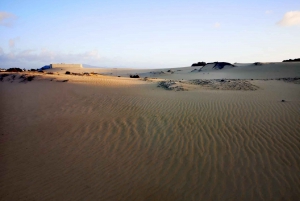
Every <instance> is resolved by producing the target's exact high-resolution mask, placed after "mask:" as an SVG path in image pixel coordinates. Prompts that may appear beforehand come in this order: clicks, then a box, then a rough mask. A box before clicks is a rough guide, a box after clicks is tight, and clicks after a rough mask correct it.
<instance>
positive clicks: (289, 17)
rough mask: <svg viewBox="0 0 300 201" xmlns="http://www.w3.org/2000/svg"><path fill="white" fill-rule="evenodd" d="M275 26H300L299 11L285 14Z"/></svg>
mask: <svg viewBox="0 0 300 201" xmlns="http://www.w3.org/2000/svg"><path fill="white" fill-rule="evenodd" d="M277 24H278V25H280V26H295V25H300V11H290V12H287V13H286V14H285V15H284V16H283V18H282V20H280V21H279V22H278V23H277Z"/></svg>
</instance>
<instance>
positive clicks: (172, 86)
mask: <svg viewBox="0 0 300 201" xmlns="http://www.w3.org/2000/svg"><path fill="white" fill-rule="evenodd" d="M157 87H161V88H163V89H166V90H174V91H187V89H185V88H183V86H182V85H181V84H179V83H178V82H175V81H172V80H170V81H160V82H158V85H157Z"/></svg>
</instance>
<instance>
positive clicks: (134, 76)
mask: <svg viewBox="0 0 300 201" xmlns="http://www.w3.org/2000/svg"><path fill="white" fill-rule="evenodd" d="M129 77H130V78H140V76H139V75H138V74H135V75H129Z"/></svg>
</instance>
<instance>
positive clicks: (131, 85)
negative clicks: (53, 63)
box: [0, 64, 300, 200]
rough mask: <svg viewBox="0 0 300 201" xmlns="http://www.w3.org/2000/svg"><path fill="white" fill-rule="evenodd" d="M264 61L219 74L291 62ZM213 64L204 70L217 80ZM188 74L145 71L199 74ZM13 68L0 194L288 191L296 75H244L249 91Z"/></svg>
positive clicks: (295, 134) (200, 196)
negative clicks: (24, 73) (168, 86)
mask: <svg viewBox="0 0 300 201" xmlns="http://www.w3.org/2000/svg"><path fill="white" fill-rule="evenodd" d="M268 65H270V66H271V65H274V68H272V69H273V70H271V69H270V68H271V67H270V66H269V67H267V65H266V67H262V68H263V70H261V69H260V70H261V72H262V71H265V72H266V74H262V73H260V71H259V70H258V71H259V72H258V73H256V74H255V73H254V72H253V71H251V70H249V69H250V68H252V69H255V68H256V67H255V66H252V67H251V66H247V67H239V68H240V69H239V68H231V69H224V71H223V73H225V74H224V75H228V77H226V78H230V77H231V78H235V77H236V76H241V75H242V74H243V73H244V72H245V71H247V72H248V71H249V74H247V75H244V74H243V76H244V77H249V78H257V79H258V78H266V77H267V78H270V79H271V78H276V77H277V76H280V77H287V76H297V75H299V66H298V68H297V66H296V65H294V64H286V66H282V64H268ZM283 67H284V68H286V71H282V68H283ZM244 68H245V70H243V69H244ZM257 68H258V67H257ZM188 69H189V70H190V69H191V68H188ZM85 70H86V69H85ZM167 70H168V69H163V71H164V72H166V71H167ZM276 70H280V71H281V72H277V71H276ZM94 71H95V70H94ZM99 71H100V70H99ZM131 71H132V70H130V72H131ZM174 71H175V70H174ZM269 71H272V73H273V74H268V72H269ZM273 71H274V72H273ZM293 71H294V73H293V74H292V72H293ZM101 72H104V71H102V70H101ZM143 72H144V73H145V74H147V72H150V71H148V70H141V71H138V72H137V73H143ZM219 72H220V73H221V74H222V71H221V70H220V71H212V72H210V73H209V75H210V74H213V75H212V77H213V78H214V79H218V78H219V77H220V76H221V75H220V74H218V73H219ZM229 72H230V73H229ZM122 73H123V75H124V76H125V75H126V74H127V73H128V71H125V70H124V72H122ZM197 73H198V72H197ZM197 73H195V74H193V73H190V72H188V70H187V68H182V71H178V74H177V73H173V74H171V73H169V74H168V73H165V74H164V75H159V74H156V76H157V77H158V78H160V79H162V78H164V77H167V76H168V78H169V79H175V78H177V77H178V79H185V78H189V79H193V78H194V76H195V75H198V76H200V75H201V76H202V75H203V74H202V73H201V72H199V73H198V74H197ZM297 73H298V74H297ZM148 74H149V73H148ZM16 75H17V76H16V78H15V79H16V80H12V79H11V78H10V77H9V76H8V77H5V78H4V80H3V81H2V82H0V93H1V99H0V106H1V116H0V124H1V128H0V143H1V144H0V163H1V165H0V189H1V190H0V200H297V199H298V198H299V196H300V185H299V181H300V174H299V173H300V166H299V163H300V157H299V153H300V149H299V147H300V137H299V133H300V121H299V119H300V85H299V84H294V83H288V82H284V81H278V80H269V81H264V80H253V81H251V83H252V84H253V85H255V86H257V87H258V88H259V89H258V90H254V91H236V90H208V89H204V88H201V87H200V88H197V86H195V88H194V89H190V90H189V91H180V92H175V91H166V90H164V89H162V88H159V87H157V83H156V82H155V80H154V81H153V82H145V81H142V80H139V79H130V78H127V77H112V76H101V75H99V76H73V75H71V76H69V75H64V74H63V73H60V75H56V74H54V75H42V74H34V75H35V76H36V77H35V78H34V80H33V81H31V82H26V83H20V82H19V81H18V80H17V79H18V76H19V74H16ZM207 75H208V74H207ZM250 75H256V77H254V76H250ZM180 76H181V77H180ZM222 76H223V74H222ZM195 77H196V76H195ZM198 78H199V77H197V78H196V79H198ZM206 78H207V77H206ZM8 79H9V80H8ZM66 79H67V80H68V82H57V81H62V80H66ZM160 79H158V80H160ZM207 79H208V78H207ZM50 80H52V81H50ZM282 99H284V100H286V101H285V102H281V100H282Z"/></svg>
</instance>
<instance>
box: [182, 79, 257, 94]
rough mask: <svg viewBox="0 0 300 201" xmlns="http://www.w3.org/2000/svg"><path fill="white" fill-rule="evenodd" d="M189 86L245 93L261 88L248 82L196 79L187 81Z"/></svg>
mask: <svg viewBox="0 0 300 201" xmlns="http://www.w3.org/2000/svg"><path fill="white" fill-rule="evenodd" d="M187 82H188V83H189V84H194V85H200V86H203V87H205V88H209V89H219V90H244V91H254V90H257V89H258V88H259V87H258V86H255V85H253V84H252V83H250V82H249V81H248V80H239V79H230V80H229V79H212V80H204V79H203V80H202V79H195V80H189V81H187Z"/></svg>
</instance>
